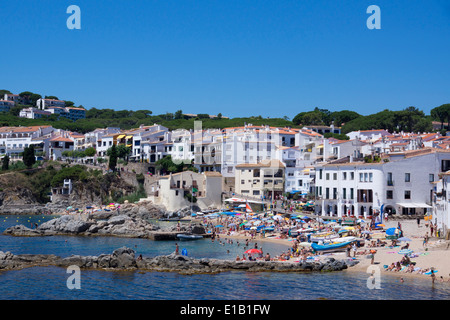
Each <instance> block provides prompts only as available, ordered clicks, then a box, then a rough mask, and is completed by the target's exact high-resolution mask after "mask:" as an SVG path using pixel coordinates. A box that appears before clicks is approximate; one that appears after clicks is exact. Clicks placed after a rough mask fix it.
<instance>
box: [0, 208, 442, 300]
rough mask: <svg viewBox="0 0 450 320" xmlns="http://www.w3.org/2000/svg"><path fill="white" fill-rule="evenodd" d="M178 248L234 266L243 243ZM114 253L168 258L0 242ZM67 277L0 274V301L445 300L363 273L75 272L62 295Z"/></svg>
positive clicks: (1, 225) (0, 222) (97, 246)
mask: <svg viewBox="0 0 450 320" xmlns="http://www.w3.org/2000/svg"><path fill="white" fill-rule="evenodd" d="M30 217H31V218H30ZM50 218H51V217H43V216H20V217H16V216H7V217H6V216H0V231H1V232H3V230H4V229H6V228H7V227H9V226H11V225H15V224H18V223H23V224H25V225H27V223H28V220H31V222H34V221H36V222H37V223H42V222H44V221H47V220H48V219H50ZM39 220H40V221H39ZM28 224H29V223H28ZM178 243H179V245H180V249H183V248H186V249H187V251H188V255H189V256H191V257H196V258H197V257H198V258H201V257H208V258H220V259H234V258H235V257H236V255H237V254H240V255H242V253H243V252H244V251H245V249H244V248H243V244H241V245H239V246H238V245H237V244H236V242H235V243H233V244H232V245H231V244H228V243H225V244H224V245H222V244H219V243H218V242H217V241H215V242H214V243H212V242H211V240H209V239H204V240H199V241H186V242H182V241H179V242H178ZM259 244H262V243H259ZM122 246H127V247H129V248H132V249H134V250H135V251H136V253H137V254H142V255H143V256H149V257H150V256H156V255H163V254H169V253H172V252H173V251H174V249H175V242H174V241H151V240H145V239H127V238H115V237H73V236H54V237H33V238H28V237H10V236H5V235H0V250H1V251H11V252H12V253H15V254H19V253H44V254H50V253H52V254H56V255H59V256H63V257H64V256H70V255H72V254H80V255H99V254H102V253H111V252H112V251H113V250H115V249H117V248H119V247H122ZM262 247H263V249H264V252H270V253H271V255H276V254H278V253H279V252H281V251H282V250H285V249H286V247H285V246H281V245H273V244H266V243H264V244H263V245H262ZM228 251H229V252H228ZM69 276H70V274H68V273H66V270H65V269H64V268H57V267H34V268H27V269H23V270H17V271H7V272H0V292H1V293H2V294H1V297H2V299H5V300H22V299H25V300H86V299H88V300H111V299H113V300H143V299H145V300H148V299H151V300H191V299H193V300H236V299H239V300H315V299H338V300H430V299H433V300H447V299H449V297H450V289H449V287H450V286H448V285H446V284H441V283H436V284H435V285H434V286H432V285H431V283H430V281H429V279H428V278H427V279H423V280H422V279H413V280H410V279H407V280H406V282H405V283H400V282H399V281H398V279H397V278H395V277H389V276H383V275H382V278H381V289H379V290H376V289H373V290H370V289H368V288H367V285H366V281H367V277H368V274H366V273H354V272H351V273H349V272H335V273H324V274H321V273H312V274H298V273H269V272H261V273H249V272H224V273H220V274H213V275H211V274H201V275H189V276H186V275H179V274H177V273H170V272H141V271H134V272H112V271H99V270H82V271H81V274H80V281H81V288H80V289H73V290H70V289H68V288H67V279H68V277H69ZM174 292H176V294H174Z"/></svg>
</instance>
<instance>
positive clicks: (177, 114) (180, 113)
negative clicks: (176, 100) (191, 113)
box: [174, 110, 183, 119]
mask: <svg viewBox="0 0 450 320" xmlns="http://www.w3.org/2000/svg"><path fill="white" fill-rule="evenodd" d="M174 119H183V111H182V110H177V111H176V112H175V115H174Z"/></svg>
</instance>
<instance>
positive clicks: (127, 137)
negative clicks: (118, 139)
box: [125, 136, 133, 139]
mask: <svg viewBox="0 0 450 320" xmlns="http://www.w3.org/2000/svg"><path fill="white" fill-rule="evenodd" d="M131 138H133V136H126V137H125V139H131Z"/></svg>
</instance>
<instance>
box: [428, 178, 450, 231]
mask: <svg viewBox="0 0 450 320" xmlns="http://www.w3.org/2000/svg"><path fill="white" fill-rule="evenodd" d="M440 178H441V179H440V180H439V181H436V183H435V189H434V191H435V196H434V199H433V212H432V221H431V222H433V223H434V224H436V225H437V228H438V230H440V235H439V236H440V237H445V238H446V239H448V237H449V234H448V232H449V228H450V212H449V211H450V205H449V201H450V171H447V172H444V173H442V174H441V175H440Z"/></svg>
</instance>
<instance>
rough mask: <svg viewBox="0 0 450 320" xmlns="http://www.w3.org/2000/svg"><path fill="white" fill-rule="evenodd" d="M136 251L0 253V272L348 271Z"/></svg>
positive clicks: (325, 265)
mask: <svg viewBox="0 0 450 320" xmlns="http://www.w3.org/2000/svg"><path fill="white" fill-rule="evenodd" d="M135 254H136V253H135V251H134V250H132V249H130V248H127V247H122V248H119V249H117V250H114V252H113V253H112V254H101V255H99V256H80V255H72V256H70V257H66V258H60V257H57V256H55V255H44V254H19V255H14V254H12V253H10V252H6V253H5V252H2V251H0V270H13V269H21V268H25V267H30V266H48V265H54V266H59V267H68V266H71V265H77V266H79V267H80V268H91V269H108V270H111V269H113V270H117V269H119V270H130V269H131V270H136V269H140V270H147V271H164V272H178V273H181V274H196V273H218V272H224V271H246V272H266V271H272V272H324V271H327V272H328V271H329V272H331V271H340V270H344V269H346V268H347V267H348V264H347V262H346V260H335V259H330V260H328V261H326V262H303V263H298V262H277V261H232V260H218V259H206V258H203V259H194V258H190V257H186V256H182V255H176V254H174V253H172V254H170V255H166V256H157V257H153V258H142V259H136V257H135Z"/></svg>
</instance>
